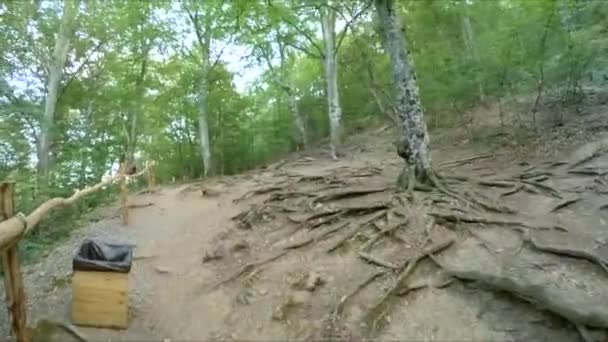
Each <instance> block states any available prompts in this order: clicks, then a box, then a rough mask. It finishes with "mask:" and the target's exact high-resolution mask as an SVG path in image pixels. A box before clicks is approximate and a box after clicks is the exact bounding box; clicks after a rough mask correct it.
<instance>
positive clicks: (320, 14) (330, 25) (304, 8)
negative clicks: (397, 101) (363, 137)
mask: <svg viewBox="0 0 608 342" xmlns="http://www.w3.org/2000/svg"><path fill="white" fill-rule="evenodd" d="M346 3H347V2H341V1H337V0H321V1H314V2H311V3H308V4H306V5H300V4H298V5H295V4H291V6H290V7H289V6H288V7H287V8H283V15H282V17H283V20H284V21H285V23H287V24H288V25H289V27H290V28H291V29H293V30H295V32H297V34H298V35H299V36H301V37H302V38H304V43H302V42H301V40H300V41H298V39H294V40H293V41H289V42H288V44H289V45H290V46H292V47H293V48H295V49H297V50H299V51H301V52H304V53H305V54H306V55H307V56H309V57H312V58H315V59H317V60H320V61H321V62H322V63H323V69H324V73H325V83H326V89H325V94H326V97H327V113H328V119H329V127H330V132H329V134H330V149H331V156H332V158H333V159H337V157H338V156H337V151H336V149H337V146H338V144H339V143H340V136H341V133H342V123H341V121H342V107H341V105H340V95H339V92H338V83H339V82H338V61H337V56H338V51H339V49H340V46H341V45H342V42H343V40H344V37H345V35H346V33H347V32H348V29H349V27H350V25H352V24H353V22H354V21H355V20H356V19H357V18H358V17H359V16H361V15H362V14H363V13H364V12H365V11H366V9H367V7H366V6H363V8H358V7H357V6H353V7H352V8H350V9H351V13H350V14H351V17H350V18H347V17H346V16H345V15H344V14H343V13H342V11H343V10H344V7H346V6H345V4H346ZM338 14H340V16H341V17H342V19H345V21H346V23H345V25H344V27H343V28H342V30H341V31H340V33H339V34H336V16H337V15H338ZM309 20H316V21H317V22H319V23H320V24H321V32H322V44H318V40H317V39H316V38H315V35H314V29H313V28H312V27H310V26H309V25H306V24H304V23H305V22H307V21H309Z"/></svg>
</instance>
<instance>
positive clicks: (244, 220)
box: [0, 121, 608, 342]
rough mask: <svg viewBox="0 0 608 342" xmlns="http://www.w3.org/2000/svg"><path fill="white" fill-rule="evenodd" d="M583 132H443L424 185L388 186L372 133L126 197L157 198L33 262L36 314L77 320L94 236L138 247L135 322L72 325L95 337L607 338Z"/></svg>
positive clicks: (594, 171)
mask: <svg viewBox="0 0 608 342" xmlns="http://www.w3.org/2000/svg"><path fill="white" fill-rule="evenodd" d="M593 122H594V125H597V121H593ZM594 127H595V126H594ZM582 132H584V135H585V139H588V140H591V142H588V143H584V144H579V145H577V146H575V145H573V144H570V143H563V144H561V145H558V146H560V151H559V152H558V153H545V155H544V156H543V155H539V154H538V151H542V150H543V149H542V148H541V147H539V146H535V148H534V151H536V152H537V153H529V158H528V160H523V159H522V157H521V156H522V153H514V152H513V151H514V149H513V148H512V147H511V148H506V147H504V148H499V149H498V150H496V148H490V147H487V146H483V145H479V144H478V145H471V144H464V145H460V144H458V143H454V142H453V141H449V138H448V137H447V136H446V137H444V138H443V139H437V140H438V141H440V142H439V143H437V144H436V145H435V146H434V149H435V152H434V155H433V157H434V163H435V165H437V166H438V168H440V175H442V176H443V178H442V184H443V185H442V187H441V188H438V189H435V190H433V191H430V192H425V191H415V192H413V193H412V194H407V193H403V192H399V191H397V190H396V189H395V188H394V183H395V180H396V177H397V174H398V173H399V171H400V167H401V162H400V160H398V159H397V157H396V153H395V152H394V147H393V145H392V144H391V143H390V142H391V138H390V137H391V133H390V130H377V131H373V132H368V133H366V134H362V135H359V136H357V137H353V138H352V139H351V140H352V141H351V142H349V143H348V144H346V146H347V147H346V148H345V149H344V153H345V156H344V157H343V158H341V159H340V160H339V161H332V160H330V159H329V158H328V157H327V156H326V155H324V154H323V153H321V152H319V151H308V152H304V153H301V154H299V155H293V156H291V157H290V158H289V159H288V160H284V161H281V162H278V163H275V164H273V165H269V166H268V167H266V168H264V169H258V170H254V171H252V172H249V173H247V174H244V175H239V176H234V177H218V178H214V179H210V180H206V181H205V182H203V183H194V184H186V185H180V186H167V187H164V188H163V189H162V190H161V191H160V192H159V193H155V194H144V195H137V196H132V197H131V199H130V200H131V202H133V203H148V202H152V203H154V205H152V206H148V207H142V208H137V209H133V211H132V216H131V223H130V224H129V225H128V226H126V227H125V226H123V225H122V224H121V223H120V220H119V218H112V216H113V213H114V212H115V210H116V208H107V210H106V212H107V213H106V214H104V215H105V217H107V218H105V219H102V220H101V221H99V222H96V223H93V224H91V225H90V226H89V227H86V228H84V229H81V230H78V231H77V232H76V233H75V234H74V235H73V236H72V238H71V239H70V240H69V241H67V242H66V243H65V244H64V245H62V246H60V247H58V248H57V249H56V250H55V251H53V252H52V253H50V254H49V255H48V257H46V258H45V259H44V260H43V261H42V262H40V263H39V264H36V265H31V266H29V267H28V268H27V273H26V274H25V283H26V285H27V296H28V314H29V321H30V324H32V323H35V322H36V321H37V320H39V319H41V318H47V319H54V320H60V321H65V322H68V321H69V317H70V316H69V315H70V300H71V298H70V293H71V289H70V284H69V280H70V274H71V260H72V256H73V253H74V251H75V250H76V248H77V246H78V245H79V243H80V242H81V241H82V240H83V239H85V238H91V237H99V238H104V239H106V240H110V241H114V242H129V243H135V244H136V245H137V249H136V260H135V262H134V266H133V269H132V271H131V274H130V277H131V283H130V286H131V289H130V298H131V321H130V324H129V328H128V329H127V330H124V331H114V330H107V329H91V328H78V329H79V330H80V331H81V332H82V333H83V334H84V335H85V336H87V337H88V339H89V340H91V341H135V340H137V341H142V340H156V341H164V340H171V341H181V340H218V341H220V340H267V341H268V340H271V341H278V340H312V339H330V340H360V339H361V338H376V339H380V340H416V341H447V340H449V341H463V340H466V341H489V340H492V341H498V340H500V341H522V340H526V341H540V340H542V341H547V340H551V341H554V342H561V341H564V342H565V341H577V340H582V341H605V340H606V334H605V331H606V329H607V328H608V317H607V316H608V310H606V309H605V308H607V307H608V272H607V264H608V245H607V243H608V233H607V227H606V220H608V216H607V215H608V196H607V195H608V183H607V182H608V180H607V179H606V175H608V154H607V153H606V152H608V150H606V149H604V147H605V146H606V147H608V138H606V137H603V136H601V135H600V134H599V133H597V132H593V133H594V135H587V134H589V131H587V130H583V131H582ZM589 137H593V138H592V139H590V138H589ZM453 138H454V137H452V139H453ZM537 145H543V144H537ZM548 145H551V144H550V143H547V142H545V144H544V145H543V146H544V147H543V148H546V147H547V146H548ZM562 146H571V148H569V149H566V148H561V147H562ZM528 152H532V151H528ZM472 157H474V158H472ZM0 316H1V317H0V324H1V329H0V332H1V336H8V329H7V317H6V312H3V313H2V314H1V315H0Z"/></svg>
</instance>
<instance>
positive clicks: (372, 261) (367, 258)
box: [357, 251, 399, 270]
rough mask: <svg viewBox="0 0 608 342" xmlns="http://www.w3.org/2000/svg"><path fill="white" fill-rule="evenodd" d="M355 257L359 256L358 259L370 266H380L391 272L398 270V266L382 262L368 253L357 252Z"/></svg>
mask: <svg viewBox="0 0 608 342" xmlns="http://www.w3.org/2000/svg"><path fill="white" fill-rule="evenodd" d="M357 255H358V256H359V258H361V259H363V260H365V261H367V262H368V263H370V264H373V265H377V266H381V267H385V268H388V269H391V270H398V269H399V266H398V265H395V264H393V263H391V262H388V261H385V260H382V259H380V258H378V257H375V256H373V255H371V254H369V253H365V252H361V251H359V252H357Z"/></svg>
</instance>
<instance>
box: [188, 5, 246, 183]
mask: <svg viewBox="0 0 608 342" xmlns="http://www.w3.org/2000/svg"><path fill="white" fill-rule="evenodd" d="M224 5H225V4H223V3H219V2H218V3H216V2H208V3H204V4H201V3H197V2H191V1H184V2H182V6H183V8H184V10H185V11H186V13H187V14H188V18H189V19H190V24H191V25H192V27H193V28H194V33H195V35H196V44H197V46H198V60H199V66H200V76H199V78H198V82H197V91H198V95H197V97H198V128H199V138H200V153H201V158H202V161H203V170H204V171H203V175H204V176H208V175H209V174H210V173H211V172H212V170H213V160H212V155H211V143H210V139H209V92H210V86H211V81H212V80H211V75H212V72H213V71H214V69H215V67H216V66H217V65H218V62H219V61H220V58H221V55H222V53H223V50H224V48H225V47H226V46H227V45H228V44H229V43H230V42H231V41H232V39H233V35H234V32H235V25H234V24H233V21H235V19H233V18H234V15H235V14H236V15H237V18H236V26H237V27H238V24H239V23H238V20H239V18H238V15H239V13H234V12H232V11H231V9H235V8H236V7H233V8H227V7H226V6H224ZM235 5H239V4H235ZM228 31H230V32H228ZM222 40H225V41H224V42H223V43H224V47H223V48H221V49H220V52H219V54H218V56H217V57H216V58H215V61H213V60H212V56H211V45H212V43H213V42H216V43H218V42H221V41H222ZM220 44H221V43H220Z"/></svg>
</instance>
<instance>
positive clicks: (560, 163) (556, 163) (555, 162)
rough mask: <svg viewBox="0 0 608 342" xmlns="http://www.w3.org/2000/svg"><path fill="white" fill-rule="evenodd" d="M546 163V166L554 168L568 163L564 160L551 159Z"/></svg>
mask: <svg viewBox="0 0 608 342" xmlns="http://www.w3.org/2000/svg"><path fill="white" fill-rule="evenodd" d="M546 164H547V167H550V168H555V167H558V166H563V165H568V162H565V161H552V162H548V163H546Z"/></svg>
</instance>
